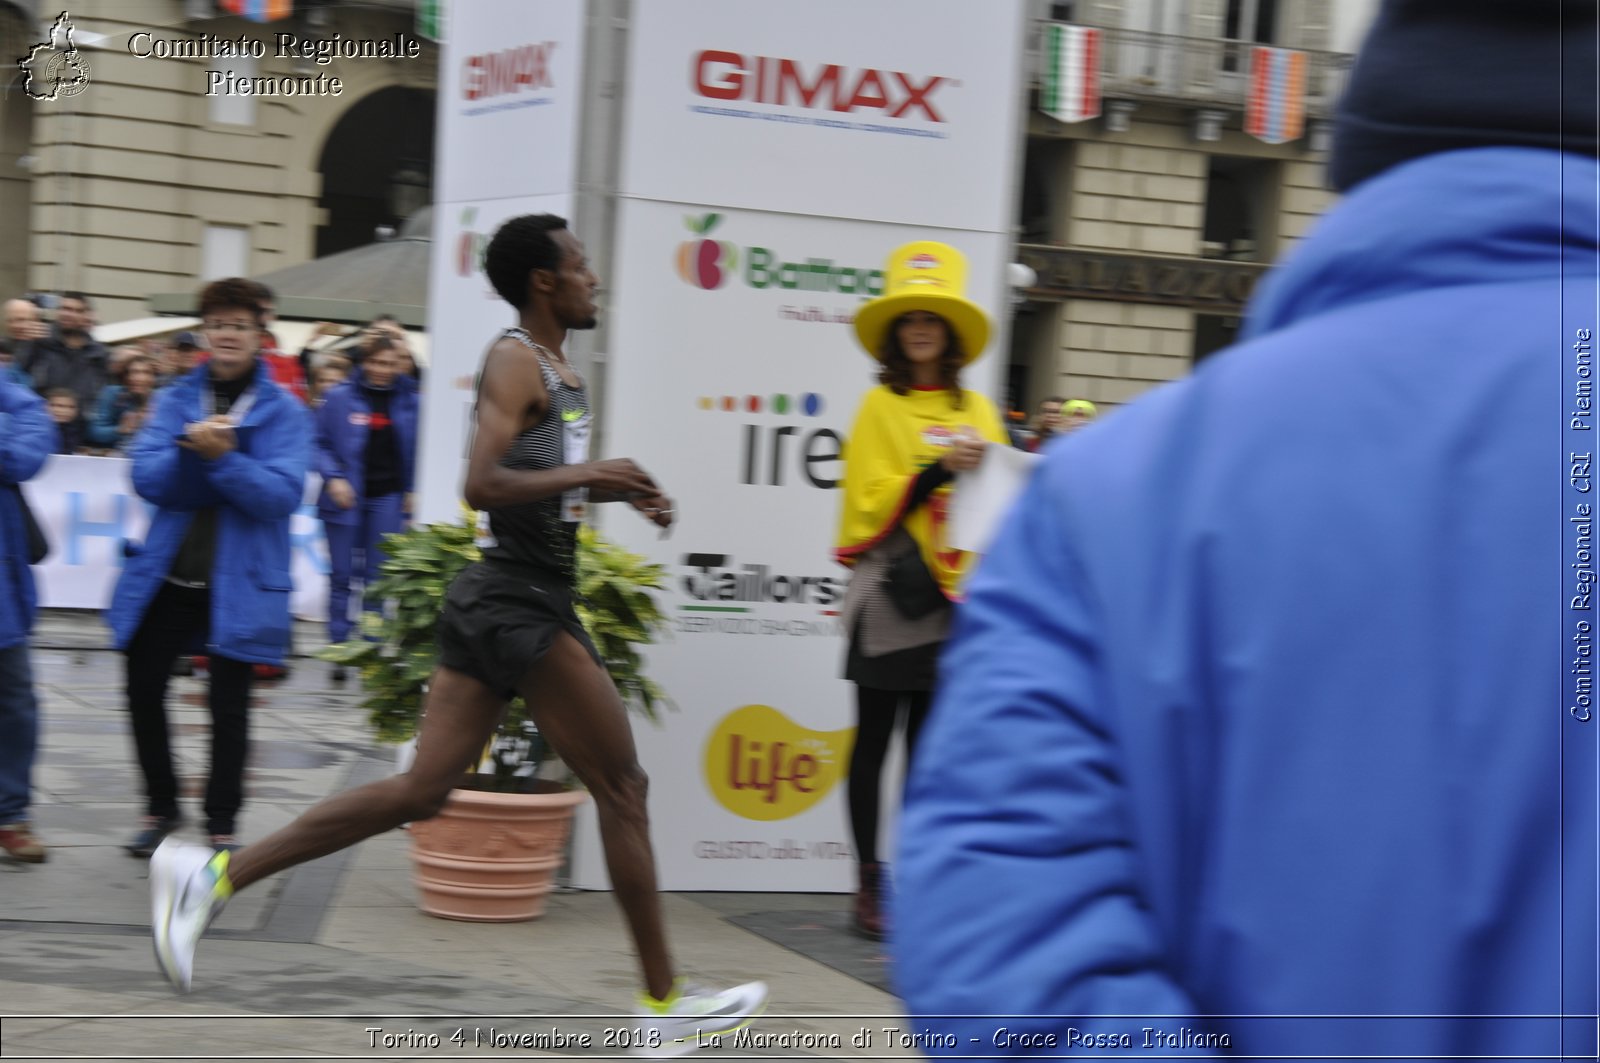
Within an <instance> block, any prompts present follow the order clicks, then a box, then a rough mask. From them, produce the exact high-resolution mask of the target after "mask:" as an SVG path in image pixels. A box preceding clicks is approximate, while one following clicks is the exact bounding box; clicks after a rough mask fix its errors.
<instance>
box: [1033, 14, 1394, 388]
mask: <svg viewBox="0 0 1600 1063" xmlns="http://www.w3.org/2000/svg"><path fill="white" fill-rule="evenodd" d="M1373 6H1374V5H1373V0H1072V2H1066V3H1060V2H1057V3H1044V4H1040V5H1039V8H1038V11H1037V13H1038V15H1039V16H1040V18H1041V19H1042V20H1043V21H1042V22H1041V29H1040V33H1039V39H1038V41H1037V42H1036V45H1037V47H1036V49H1035V51H1036V54H1038V56H1039V61H1040V64H1041V76H1040V79H1039V82H1038V84H1037V86H1036V90H1035V91H1034V93H1033V94H1032V97H1033V104H1034V106H1033V107H1032V108H1030V112H1029V119H1028V129H1027V148H1026V156H1025V160H1024V164H1023V171H1024V172H1023V185H1022V188H1023V191H1022V196H1021V217H1020V219H1019V222H1020V237H1019V239H1020V247H1019V255H1018V257H1019V260H1020V261H1022V262H1023V263H1024V264H1026V265H1028V266H1030V267H1031V268H1032V269H1033V270H1034V271H1035V273H1036V274H1037V277H1038V279H1037V282H1036V283H1035V284H1034V285H1033V286H1032V287H1031V288H1029V289H1027V291H1026V292H1025V293H1024V294H1025V299H1024V300H1023V301H1022V302H1021V303H1020V305H1019V306H1018V308H1017V313H1016V316H1015V319H1014V322H1013V332H1012V342H1011V367H1010V379H1009V383H1010V390H1011V398H1012V401H1013V403H1014V404H1015V405H1017V406H1018V407H1021V408H1027V409H1032V408H1034V407H1036V406H1037V404H1038V402H1039V401H1040V400H1042V399H1043V398H1045V397H1048V396H1054V395H1062V396H1066V397H1071V398H1087V399H1090V400H1092V401H1094V402H1096V403H1108V404H1112V405H1116V404H1120V403H1124V402H1127V401H1129V400H1130V399H1132V398H1134V397H1135V396H1137V395H1139V394H1140V393H1142V392H1144V391H1146V390H1148V389H1149V388H1150V387H1153V386H1154V385H1156V384H1159V383H1161V382H1163V381H1167V380H1173V379H1176V378H1178V377H1181V376H1183V375H1184V374H1186V373H1187V372H1189V371H1190V369H1191V368H1192V367H1193V366H1194V365H1195V364H1196V363H1197V362H1199V361H1201V360H1203V359H1204V358H1205V357H1206V356H1207V355H1209V354H1211V353H1212V352H1214V351H1216V350H1218V349H1220V348H1222V347H1224V346H1226V345H1227V344H1228V343H1230V342H1232V341H1233V339H1234V338H1235V336H1236V334H1237V330H1238V327H1239V324H1240V320H1241V315H1242V312H1243V307H1244V303H1245V300H1246V299H1247V298H1248V297H1249V294H1250V291H1251V289H1252V287H1253V286H1254V284H1255V282H1256V280H1257V279H1258V278H1259V276H1260V275H1261V274H1262V273H1263V272H1264V271H1265V270H1266V268H1267V266H1268V265H1269V264H1270V263H1271V262H1273V261H1274V260H1276V259H1277V258H1279V257H1281V256H1282V255H1283V254H1285V253H1286V252H1288V250H1289V249H1290V248H1291V247H1292V246H1293V244H1294V242H1295V241H1296V240H1298V239H1299V238H1300V237H1301V236H1303V235H1304V234H1305V233H1306V231H1307V230H1308V229H1309V228H1310V226H1311V225H1312V223H1313V222H1314V221H1315V219H1316V218H1317V216H1318V215H1320V214H1321V213H1322V212H1323V211H1324V210H1326V209H1327V208H1328V207H1329V206H1330V205H1331V204H1332V202H1333V200H1334V196H1333V193H1332V192H1331V191H1329V189H1328V188H1327V187H1326V182H1325V179H1324V164H1325V161H1326V150H1327V147H1328V142H1329V134H1330V131H1331V127H1330V124H1329V119H1330V118H1331V115H1332V111H1333V107H1334V104H1335V102H1336V100H1337V97H1338V94H1339V92H1340V91H1341V90H1342V89H1343V86H1344V82H1345V78H1346V75H1347V73H1348V68H1349V65H1350V63H1351V61H1352V56H1351V55H1350V54H1349V52H1348V51H1338V50H1334V46H1335V44H1337V45H1338V46H1339V47H1340V48H1344V49H1353V48H1354V47H1355V45H1356V43H1357V42H1358V41H1359V36H1360V33H1361V31H1362V30H1363V28H1364V26H1365V25H1366V23H1367V22H1368V21H1370V18H1371V16H1372V11H1373ZM1052 26H1059V27H1061V29H1060V30H1054V31H1053V30H1052ZM1077 27H1081V28H1082V29H1077ZM1084 30H1088V31H1091V32H1087V33H1086V32H1083V31H1084ZM1063 31H1065V32H1063ZM1086 42H1087V43H1086ZM1260 48H1271V49H1274V50H1276V52H1275V56H1276V58H1277V59H1278V60H1279V61H1281V62H1285V63H1292V64H1293V66H1292V67H1286V68H1285V69H1292V70H1293V71H1294V76H1293V78H1292V79H1290V80H1289V82H1288V83H1287V85H1285V84H1279V85H1277V86H1272V85H1271V82H1270V79H1267V80H1263V79H1262V78H1258V77H1257V76H1256V75H1257V70H1256V64H1257V63H1260V62H1263V61H1264V60H1265V59H1266V58H1268V57H1267V56H1258V54H1257V53H1258V49H1260ZM1266 69H1267V70H1269V71H1270V70H1271V69H1272V68H1270V67H1268V68H1266ZM1063 71H1065V74H1063ZM1063 79H1064V80H1065V81H1066V82H1068V85H1067V87H1068V88H1069V89H1071V90H1072V91H1074V92H1078V93H1080V94H1082V95H1081V97H1080V98H1081V99H1083V100H1086V101H1088V104H1087V106H1086V107H1079V108H1077V111H1078V113H1071V112H1072V111H1073V108H1072V107H1070V106H1068V107H1063V106H1062V105H1061V104H1060V101H1059V99H1058V97H1059V94H1060V83H1061V81H1062V80H1063ZM1264 86H1266V87H1268V88H1275V89H1276V92H1277V95H1276V97H1275V99H1274V101H1272V102H1274V103H1276V104H1278V105H1280V106H1285V105H1286V106H1287V108H1288V110H1287V114H1288V116H1289V117H1290V118H1291V119H1294V118H1295V117H1296V116H1298V120H1297V121H1291V122H1290V123H1289V124H1288V127H1287V128H1285V127H1283V126H1282V125H1281V124H1280V126H1279V127H1278V128H1275V129H1269V130H1267V132H1268V133H1269V134H1270V135H1269V136H1268V137H1266V138H1264V137H1263V136H1262V135H1252V133H1251V132H1247V131H1246V130H1247V127H1254V128H1256V129H1257V132H1258V133H1260V132H1261V127H1260V124H1259V123H1255V122H1252V116H1253V114H1255V113H1259V112H1260V111H1261V107H1260V103H1261V98H1260V97H1258V100H1257V104H1258V106H1257V108H1256V109H1255V111H1254V112H1253V110H1252V107H1251V94H1252V92H1257V93H1259V92H1261V91H1262V89H1263V87H1264ZM1085 110H1087V111H1090V112H1093V116H1092V117H1080V115H1081V114H1082V112H1083V111H1085ZM1047 111H1049V112H1051V113H1046V112H1047ZM1063 111H1066V112H1068V113H1066V114H1065V117H1064V118H1063V117H1060V115H1061V114H1062V112H1063ZM1052 114H1055V115H1057V117H1052V116H1051V115H1052ZM1279 117H1283V114H1282V113H1280V114H1279ZM1289 134H1292V135H1289ZM1269 140H1272V141H1281V142H1269Z"/></svg>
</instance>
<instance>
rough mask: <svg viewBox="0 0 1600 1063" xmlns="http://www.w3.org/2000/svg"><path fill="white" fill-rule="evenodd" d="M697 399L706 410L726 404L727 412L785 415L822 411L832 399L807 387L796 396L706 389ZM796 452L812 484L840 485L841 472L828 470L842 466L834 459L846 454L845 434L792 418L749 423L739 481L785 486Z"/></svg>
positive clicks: (740, 453) (743, 437)
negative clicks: (721, 392)
mask: <svg viewBox="0 0 1600 1063" xmlns="http://www.w3.org/2000/svg"><path fill="white" fill-rule="evenodd" d="M696 405H697V406H698V407H699V408H700V409H701V410H720V411H722V412H723V413H745V414H760V413H763V412H770V413H773V414H777V415H778V416H780V417H791V416H801V415H803V416H806V417H819V416H821V414H822V411H823V408H824V407H825V405H826V402H825V401H824V399H823V397H822V396H821V395H820V394H818V393H817V392H814V391H807V392H804V393H802V394H799V395H794V396H790V395H784V394H779V395H771V396H766V397H763V396H761V395H746V396H744V397H743V398H740V397H738V396H734V395H723V396H722V397H721V398H715V397H712V396H709V395H702V396H701V397H700V399H699V401H698V402H697V403H696ZM795 436H798V437H799V438H798V439H796V440H795V446H794V447H793V449H791V448H790V445H789V440H790V438H791V437H795ZM791 453H792V454H793V455H794V461H795V462H796V464H797V465H798V468H799V471H800V475H801V477H802V478H803V479H805V481H806V482H807V483H809V484H810V485H811V486H812V487H821V488H824V489H826V488H832V487H835V486H837V485H838V483H839V478H838V477H837V476H833V475H828V474H829V473H833V472H835V471H837V470H836V467H835V464H834V463H837V462H838V461H840V460H841V459H842V458H843V457H844V439H843V437H841V436H840V435H839V433H837V432H835V431H834V430H833V429H831V428H814V429H806V428H805V427H804V426H802V425H792V424H775V425H765V426H764V425H759V424H746V425H745V426H744V432H743V433H742V434H741V443H740V446H739V449H738V462H739V464H738V468H739V470H740V477H739V482H740V483H742V484H748V485H752V486H765V487H782V486H783V484H784V470H785V468H787V466H788V465H789V461H790V458H789V455H790V454H791ZM819 466H826V467H827V468H826V469H824V468H819Z"/></svg>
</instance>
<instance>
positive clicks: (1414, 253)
mask: <svg viewBox="0 0 1600 1063" xmlns="http://www.w3.org/2000/svg"><path fill="white" fill-rule="evenodd" d="M1597 182H1600V162H1597V161H1596V160H1595V159H1592V158H1588V157H1585V156H1580V155H1571V154H1562V153H1560V152H1555V151H1543V150H1538V149H1533V148H1475V149H1470V150H1466V151H1455V152H1446V153H1442V154H1436V155H1429V156H1425V157H1423V158H1420V159H1414V160H1412V161H1410V162H1407V163H1404V164H1402V165H1400V166H1397V167H1395V168H1393V169H1392V170H1389V171H1387V172H1386V173H1383V174H1381V175H1379V176H1377V177H1375V178H1373V179H1372V180H1370V181H1365V182H1363V183H1362V184H1361V186H1360V187H1359V188H1357V189H1356V190H1355V191H1354V192H1352V193H1351V194H1350V195H1349V196H1348V197H1347V198H1346V199H1345V200H1344V201H1343V202H1342V203H1340V204H1339V205H1338V206H1337V207H1336V208H1335V209H1334V210H1332V211H1331V212H1329V213H1328V214H1327V215H1326V216H1325V217H1324V218H1323V219H1322V220H1321V222H1319V223H1318V225H1317V227H1316V230H1315V233H1314V238H1307V239H1305V240H1303V241H1302V242H1301V243H1300V245H1299V246H1298V247H1297V248H1296V249H1295V250H1294V251H1293V252H1291V253H1290V255H1289V257H1288V259H1286V260H1285V262H1284V263H1283V264H1282V265H1281V266H1279V267H1278V268H1276V269H1274V270H1273V271H1272V272H1271V273H1270V274H1268V276H1267V278H1266V279H1265V280H1264V281H1263V282H1262V285H1261V287H1260V288H1259V289H1258V290H1257V292H1256V295H1255V296H1254V297H1253V298H1252V299H1251V301H1250V306H1249V308H1248V310H1247V311H1246V323H1245V328H1244V331H1243V334H1242V335H1241V339H1253V338H1255V337H1257V336H1261V335H1263V334H1265V333H1268V332H1271V331H1273V330H1275V329H1278V328H1282V327H1284V326H1286V325H1289V324H1292V323H1294V322H1297V321H1302V320H1304V319H1306V318H1308V317H1312V316H1315V315H1317V314H1320V313H1323V312H1326V311H1328V310H1333V309H1337V308H1341V307H1345V306H1350V305H1352V304H1355V303H1360V302H1367V301H1369V300H1377V299H1384V298H1389V297H1395V296H1403V295H1407V294H1410V293H1414V292H1416V291H1418V290H1425V289H1435V288H1441V287H1456V286H1462V287H1464V286H1470V285H1486V284H1501V285H1503V284H1507V283H1515V282H1517V281H1519V280H1538V279H1549V280H1550V281H1552V282H1554V281H1555V280H1556V278H1557V277H1558V276H1559V275H1560V273H1561V270H1562V263H1561V260H1560V256H1561V254H1562V253H1563V251H1558V248H1559V249H1563V250H1564V253H1565V255H1566V256H1567V261H1568V265H1569V268H1570V267H1571V266H1572V265H1574V264H1576V263H1580V262H1583V261H1585V260H1586V261H1587V262H1588V264H1589V268H1591V269H1592V267H1593V261H1594V256H1595V253H1596V234H1595V227H1594V216H1595V211H1596V200H1595V195H1596V192H1595V189H1596V186H1597ZM1585 220H1587V223H1588V224H1587V226H1586V225H1585Z"/></svg>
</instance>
